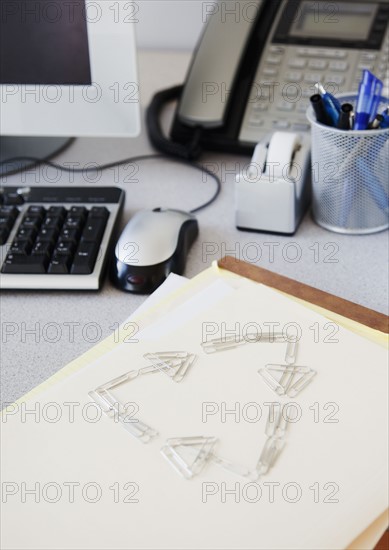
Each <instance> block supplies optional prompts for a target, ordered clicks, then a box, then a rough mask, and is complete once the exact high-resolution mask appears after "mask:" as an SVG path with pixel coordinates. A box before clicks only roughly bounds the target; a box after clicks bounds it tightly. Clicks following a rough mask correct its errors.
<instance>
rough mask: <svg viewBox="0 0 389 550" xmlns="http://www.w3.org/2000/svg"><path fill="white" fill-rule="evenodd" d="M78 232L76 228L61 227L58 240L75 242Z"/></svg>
mask: <svg viewBox="0 0 389 550" xmlns="http://www.w3.org/2000/svg"><path fill="white" fill-rule="evenodd" d="M79 235H80V233H79V232H78V231H77V230H76V229H62V231H61V233H60V235H59V239H58V242H62V241H70V242H74V243H77V242H78V238H79Z"/></svg>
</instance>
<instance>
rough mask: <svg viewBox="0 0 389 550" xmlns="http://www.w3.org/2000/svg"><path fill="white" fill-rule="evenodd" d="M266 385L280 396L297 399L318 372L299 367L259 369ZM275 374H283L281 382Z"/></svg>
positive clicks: (281, 366)
mask: <svg viewBox="0 0 389 550" xmlns="http://www.w3.org/2000/svg"><path fill="white" fill-rule="evenodd" d="M258 373H259V374H260V375H261V376H262V378H263V380H264V381H265V382H266V384H267V385H268V386H269V387H270V388H271V389H272V390H273V391H274V392H275V393H276V394H277V395H279V396H286V395H287V396H288V397H296V395H298V394H299V393H300V392H301V391H302V390H303V389H304V388H305V387H306V386H307V385H308V384H309V383H310V382H311V381H312V379H313V377H314V376H315V375H316V371H315V370H313V369H311V368H310V367H302V366H298V365H271V364H269V365H266V366H265V368H262V369H259V371H258ZM274 373H277V374H278V373H281V376H280V378H279V380H277V378H275V376H274Z"/></svg>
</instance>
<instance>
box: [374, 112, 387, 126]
mask: <svg viewBox="0 0 389 550" xmlns="http://www.w3.org/2000/svg"><path fill="white" fill-rule="evenodd" d="M384 112H385V111H384ZM377 116H378V115H377ZM381 116H382V118H383V121H382V122H381V124H380V129H382V130H383V129H384V128H389V114H386V115H384V114H382V115H381Z"/></svg>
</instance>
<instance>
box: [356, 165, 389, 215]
mask: <svg viewBox="0 0 389 550" xmlns="http://www.w3.org/2000/svg"><path fill="white" fill-rule="evenodd" d="M355 163H356V167H357V169H358V171H359V173H360V174H361V176H362V177H363V178H364V183H365V187H366V189H367V190H368V191H369V193H370V196H371V198H372V199H373V200H374V202H375V203H376V205H377V206H378V208H380V209H381V210H383V211H384V212H389V197H388V195H387V193H386V191H385V189H384V188H383V187H382V185H381V183H380V182H379V180H378V179H377V178H376V177H374V175H373V174H372V173H371V170H369V168H368V166H367V165H366V164H365V161H364V159H363V158H361V157H359V158H357V159H356V161H355Z"/></svg>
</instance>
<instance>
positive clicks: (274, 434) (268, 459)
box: [256, 403, 288, 478]
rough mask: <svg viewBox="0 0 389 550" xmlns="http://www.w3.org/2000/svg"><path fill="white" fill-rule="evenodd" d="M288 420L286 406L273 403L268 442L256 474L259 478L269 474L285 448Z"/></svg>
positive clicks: (268, 420)
mask: <svg viewBox="0 0 389 550" xmlns="http://www.w3.org/2000/svg"><path fill="white" fill-rule="evenodd" d="M287 427H288V420H287V418H286V415H285V414H284V406H282V405H281V403H272V404H271V406H270V409H269V416H268V419H267V422H266V435H267V440H266V442H265V445H264V447H263V449H262V452H261V456H260V457H259V460H258V463H257V466H256V472H257V476H258V478H259V477H261V476H263V475H264V474H267V472H268V471H269V470H270V468H272V467H273V466H274V464H275V463H276V461H277V459H278V457H279V455H280V453H281V451H282V449H283V448H284V446H285V440H284V437H285V433H286V429H287Z"/></svg>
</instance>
